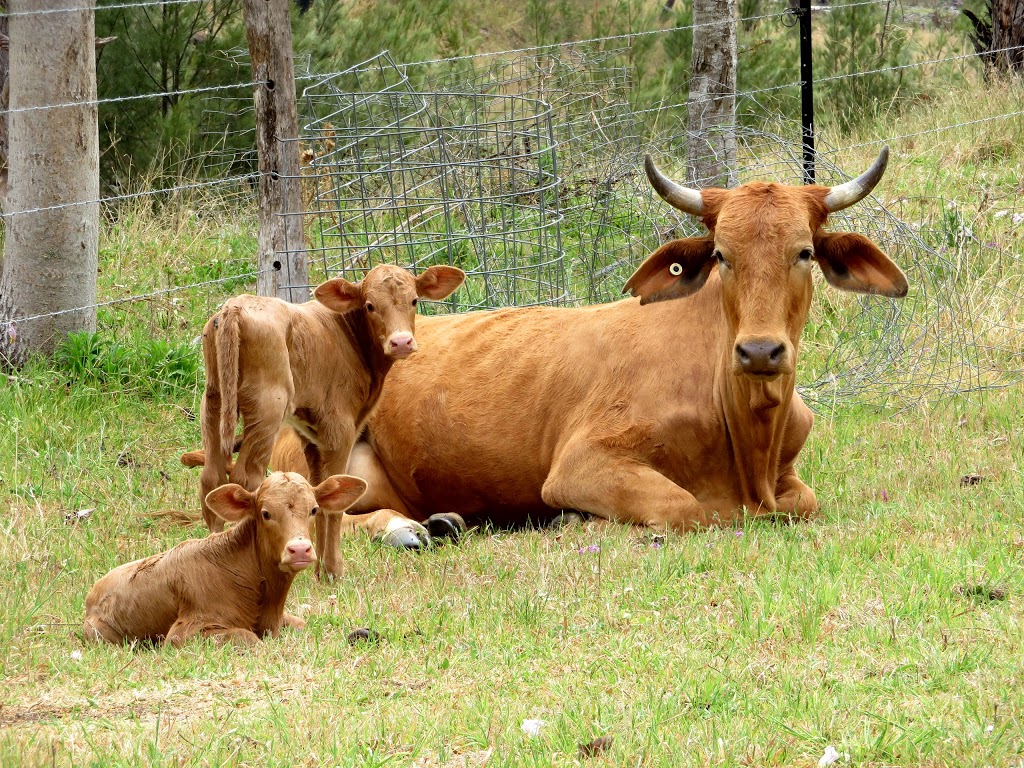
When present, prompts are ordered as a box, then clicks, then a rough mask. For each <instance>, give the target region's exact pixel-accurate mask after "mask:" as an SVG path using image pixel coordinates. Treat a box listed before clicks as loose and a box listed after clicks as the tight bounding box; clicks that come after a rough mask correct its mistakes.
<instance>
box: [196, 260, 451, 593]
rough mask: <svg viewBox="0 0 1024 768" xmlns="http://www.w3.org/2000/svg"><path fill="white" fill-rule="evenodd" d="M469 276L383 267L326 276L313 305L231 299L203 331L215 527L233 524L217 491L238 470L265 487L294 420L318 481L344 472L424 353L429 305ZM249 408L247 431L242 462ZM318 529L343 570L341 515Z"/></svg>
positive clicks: (205, 484) (332, 565) (204, 480)
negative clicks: (379, 406) (400, 375)
mask: <svg viewBox="0 0 1024 768" xmlns="http://www.w3.org/2000/svg"><path fill="white" fill-rule="evenodd" d="M465 277H466V275H465V273H464V272H463V271H462V270H461V269H457V268H455V267H448V266H433V267H430V268H429V269H426V270H424V271H423V272H422V273H421V274H419V275H418V276H416V277H414V276H413V275H412V274H411V273H410V272H408V271H406V270H404V269H399V268H398V267H393V266H390V265H380V266H377V267H374V268H373V269H371V270H370V271H369V273H367V275H366V277H365V278H364V279H363V280H362V281H361V282H359V283H350V282H349V281H348V280H345V279H343V278H335V279H334V280H329V281H327V282H326V283H324V284H323V285H321V286H319V287H318V288H317V289H316V291H315V292H314V295H315V297H316V299H317V301H310V302H307V303H305V304H289V303H287V302H285V301H281V300H280V299H275V298H268V297H264V296H238V297H235V298H233V299H229V300H228V301H227V302H226V303H225V304H224V307H223V308H222V309H221V310H220V311H219V312H218V313H217V314H216V315H214V316H213V317H212V318H210V320H209V322H207V324H206V327H205V328H204V329H203V358H204V360H205V362H206V392H205V394H204V395H203V402H202V433H203V451H204V452H205V457H206V461H205V466H204V468H203V474H202V477H201V479H200V491H201V495H200V498H201V499H202V503H203V518H204V519H205V520H206V523H207V525H208V526H209V528H210V530H211V531H219V530H221V529H222V528H223V525H224V524H223V522H222V521H221V520H220V518H219V517H218V516H217V515H215V514H214V513H213V511H212V510H211V509H209V508H208V507H207V505H206V501H205V500H206V497H207V494H208V493H210V491H212V490H213V489H214V488H216V487H217V486H219V485H221V484H223V483H225V482H227V481H228V479H229V475H228V468H229V466H230V481H231V482H233V483H238V484H239V485H241V486H243V487H245V488H247V489H248V490H250V491H252V490H255V489H256V487H257V486H259V484H260V482H262V480H263V477H264V475H265V474H266V471H267V466H268V464H269V463H270V452H271V449H272V448H273V445H274V439H275V438H276V437H277V432H278V429H280V427H281V425H282V424H283V423H285V422H286V421H287V423H288V424H290V425H291V426H293V427H294V428H295V430H296V431H297V432H298V434H299V435H300V436H301V437H302V440H303V442H304V445H305V450H306V452H307V456H308V460H309V464H310V470H311V474H310V478H311V479H312V480H313V482H314V483H316V482H319V481H320V480H321V479H323V477H324V476H325V475H330V474H339V473H343V472H344V471H345V468H346V466H347V465H348V457H349V453H350V452H351V451H352V445H353V444H354V443H355V440H356V437H357V436H358V435H359V431H360V430H361V429H362V427H363V424H364V423H365V421H366V419H367V417H368V416H369V414H370V412H371V411H372V410H373V408H374V406H375V405H376V403H377V400H378V399H379V398H380V392H381V388H382V386H383V384H384V377H385V376H386V375H387V373H388V371H389V370H390V368H391V365H392V364H393V363H394V362H395V361H396V360H400V359H402V358H404V357H408V356H409V355H411V354H412V353H413V352H415V351H416V340H415V338H414V337H413V328H414V324H415V318H416V304H417V302H418V300H419V299H420V298H427V299H433V300H440V299H443V298H445V297H446V296H448V295H450V294H451V293H452V292H453V291H454V290H455V289H456V288H458V287H459V286H460V285H461V284H462V281H463V280H464V279H465ZM239 415H241V417H242V421H243V424H244V430H243V432H242V440H241V443H240V445H239V450H238V460H237V461H236V462H235V463H234V465H231V464H230V459H231V451H232V447H233V445H234V442H235V426H236V423H237V419H238V416H239ZM316 531H317V535H316V547H317V552H318V554H319V556H320V559H321V561H322V562H323V565H324V567H325V568H326V569H327V571H328V572H329V573H332V574H337V573H338V572H339V570H340V563H339V557H340V556H339V554H338V551H337V550H338V538H339V529H338V524H337V521H333V520H327V519H323V520H318V521H317V526H316Z"/></svg>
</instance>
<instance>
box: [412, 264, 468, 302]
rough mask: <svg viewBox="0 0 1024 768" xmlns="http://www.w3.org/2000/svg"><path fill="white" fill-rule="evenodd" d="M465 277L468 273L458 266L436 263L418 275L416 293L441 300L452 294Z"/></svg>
mask: <svg viewBox="0 0 1024 768" xmlns="http://www.w3.org/2000/svg"><path fill="white" fill-rule="evenodd" d="M465 279H466V273H465V272H463V271H462V270H461V269H459V268H458V267H446V266H444V265H443V264H436V265H434V266H433V267H428V268H427V269H426V270H425V271H424V272H422V273H421V274H419V275H417V276H416V295H417V296H422V297H423V298H424V299H431V300H432V301H440V300H441V299H445V298H447V297H449V296H451V295H452V294H453V293H454V292H455V289H456V288H458V287H459V286H460V285H462V281H463V280H465Z"/></svg>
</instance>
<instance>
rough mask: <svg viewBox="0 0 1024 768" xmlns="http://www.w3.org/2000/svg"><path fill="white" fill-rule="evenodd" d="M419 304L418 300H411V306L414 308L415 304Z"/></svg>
mask: <svg viewBox="0 0 1024 768" xmlns="http://www.w3.org/2000/svg"><path fill="white" fill-rule="evenodd" d="M419 303H420V300H419V299H413V300H412V305H413V306H414V307H415V306H416V305H417V304H419Z"/></svg>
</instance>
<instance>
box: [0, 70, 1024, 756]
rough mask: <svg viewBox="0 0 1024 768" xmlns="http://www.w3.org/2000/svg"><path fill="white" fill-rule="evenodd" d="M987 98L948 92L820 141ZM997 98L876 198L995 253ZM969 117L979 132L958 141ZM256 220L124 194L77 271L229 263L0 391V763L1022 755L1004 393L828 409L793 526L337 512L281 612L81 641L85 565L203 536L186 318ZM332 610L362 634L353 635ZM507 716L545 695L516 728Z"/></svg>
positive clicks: (1010, 459)
mask: <svg viewBox="0 0 1024 768" xmlns="http://www.w3.org/2000/svg"><path fill="white" fill-rule="evenodd" d="M1014 98H1019V91H1015V90H1014V89H1013V88H1011V87H1009V86H1007V87H1006V90H1005V91H999V90H995V89H994V90H993V91H991V92H989V95H972V96H968V95H967V94H966V93H964V92H956V93H951V94H949V95H948V97H944V100H943V101H942V102H937V103H935V104H934V105H933V104H931V103H928V104H925V105H922V106H921V108H920V110H919V111H916V112H914V113H913V114H911V113H906V112H901V113H900V114H899V115H896V114H894V115H893V116H892V118H891V120H889V118H886V120H889V122H885V121H883V122H880V123H879V124H878V125H877V126H874V127H873V128H871V129H865V130H864V133H863V135H858V136H844V137H842V138H843V141H842V142H835V144H836V145H841V146H845V145H849V144H855V143H859V142H863V141H870V140H873V139H874V138H877V137H883V136H893V135H900V134H902V133H911V132H914V131H916V130H923V129H924V128H925V127H927V126H929V125H936V124H948V119H949V118H950V117H952V118H954V119H958V118H957V115H963V116H967V115H968V114H977V115H982V114H985V112H984V110H985V109H990V108H991V109H993V110H999V111H1002V112H1005V111H1009V110H1008V107H1007V100H1012V99H1014ZM914 114H916V115H917V116H916V117H914V116H913V115H914ZM1007 125H1008V124H1006V125H1004V130H1003V135H1002V137H1000V136H999V135H998V133H999V131H998V130H997V128H996V125H995V124H994V123H993V124H980V127H977V128H975V129H972V130H975V131H976V133H975V134H973V138H972V134H970V133H969V132H968V129H964V131H962V132H956V133H943V134H938V135H936V136H934V137H930V138H928V139H927V144H922V145H916V146H909V145H908V146H898V147H894V157H893V164H892V166H891V168H890V171H889V175H888V176H887V178H886V182H885V184H886V187H885V192H884V195H886V198H885V200H886V202H887V203H888V204H889V205H890V207H892V206H896V205H898V204H900V201H910V200H912V199H916V198H917V197H922V196H923V197H926V198H928V199H929V200H930V201H932V202H931V203H925V202H921V203H917V202H914V203H913V204H914V205H920V206H921V211H924V212H926V213H927V215H928V216H929V217H930V219H929V220H934V221H937V222H940V223H941V222H942V221H945V219H944V218H943V217H946V216H947V212H948V211H949V210H950V209H949V208H948V203H949V202H953V203H954V204H955V210H956V211H957V212H958V215H959V216H960V217H961V218H960V219H958V220H956V221H952V223H950V224H949V225H948V226H947V227H946V229H945V230H942V229H941V228H936V230H935V231H939V232H943V231H944V232H946V233H947V234H948V235H950V237H951V239H950V240H949V241H948V242H947V243H946V244H947V246H948V247H949V248H950V249H953V250H955V251H957V253H958V254H960V255H961V256H963V257H964V258H967V257H968V256H969V257H970V258H971V259H975V260H976V259H978V258H980V257H981V256H983V255H984V254H985V253H986V252H985V251H979V250H978V249H977V248H976V244H975V245H972V243H974V240H971V239H968V240H962V239H961V240H958V239H957V237H956V233H957V232H959V231H960V230H961V220H962V221H964V222H966V223H967V225H968V226H969V227H970V228H972V231H973V232H974V235H975V239H978V238H982V237H983V238H985V239H988V238H991V239H992V240H993V241H995V242H997V244H998V245H999V246H1000V247H1001V248H1003V249H1004V253H1006V252H1009V253H1013V252H1014V249H1015V244H1016V243H1017V242H1018V241H1019V237H1020V229H1019V227H1020V224H1019V222H1017V223H1014V221H1013V219H1014V217H1013V216H1012V215H1008V214H1004V215H1002V216H998V215H997V214H998V213H999V212H1000V211H1008V212H1010V213H1013V212H1016V211H1018V210H1019V203H1018V202H1017V201H1018V200H1019V197H1018V195H1019V192H1018V191H1017V188H1016V186H1015V184H1014V179H1013V178H1012V176H1013V174H1012V169H1013V168H1019V167H1020V165H1021V160H1020V158H1021V157H1024V151H1022V149H1024V147H1022V136H1021V134H1020V124H1019V123H1015V124H1013V125H1009V127H1007ZM1000 142H1005V143H1000ZM986 143H993V145H995V144H998V145H999V146H1001V147H1003V148H1004V149H1003V150H1000V152H988V153H980V154H979V153H977V152H972V151H971V148H972V147H974V148H975V149H977V148H978V147H982V146H984V145H985V144H986ZM874 152H875V148H873V147H864V148H862V149H854V150H848V151H847V152H846V153H844V154H843V156H842V158H841V162H840V163H839V164H840V165H841V166H842V167H851V168H859V167H864V166H866V162H863V161H864V160H866V159H869V158H870V157H871V156H873V154H874ZM979 181H985V182H988V183H987V184H980V183H975V182H979ZM1018 182H1019V180H1018ZM935 200H942V201H943V203H942V204H935V203H934V201H935ZM907 204H908V205H909V204H910V203H907ZM922 215H923V214H922ZM254 231H255V227H254V226H253V223H252V221H251V218H250V217H249V216H248V215H247V213H246V212H245V211H244V210H243V211H242V213H241V215H239V212H238V211H237V210H224V209H222V208H221V207H218V205H216V201H209V200H203V199H196V200H192V201H189V200H184V201H177V203H176V205H175V206H174V207H173V209H154V208H152V207H149V206H148V204H147V206H145V207H142V206H140V207H139V208H138V209H136V210H127V211H122V213H121V216H119V218H118V219H117V220H116V221H111V222H108V223H107V225H106V226H105V227H104V234H103V242H102V244H101V254H102V255H101V270H102V272H101V278H100V279H101V289H100V293H101V296H102V297H108V298H114V297H120V296H130V295H135V294H138V293H143V292H154V291H159V290H163V289H166V288H168V287H173V286H174V285H176V284H177V285H185V284H188V283H192V282H196V281H206V280H220V281H222V282H216V283H212V284H209V285H205V286H203V287H201V288H200V289H197V290H187V291H180V292H174V293H168V294H165V295H160V296H158V297H156V298H154V299H152V300H148V301H146V302H139V303H134V302H130V303H125V304H119V305H117V306H112V307H108V308H106V309H104V310H103V311H102V312H101V316H100V331H99V334H98V336H96V337H78V338H76V339H74V340H72V341H71V342H70V343H69V344H68V345H66V346H65V348H64V349H63V351H62V353H61V354H62V357H61V358H60V359H59V362H53V361H37V362H36V363H34V364H33V365H32V366H30V367H29V368H28V369H26V370H25V371H23V372H21V373H19V374H18V375H17V376H15V377H11V378H9V379H8V380H7V382H6V384H5V386H3V387H2V388H0V456H3V457H4V462H3V472H2V475H0V499H2V500H3V502H4V508H5V510H6V514H5V515H3V519H2V521H0V561H2V563H3V565H4V566H5V567H4V568H3V570H2V573H0V590H2V591H3V593H4V595H5V598H6V599H4V600H2V601H0V679H2V680H3V698H2V702H0V765H4V766H6V765H43V764H47V765H50V764H58V765H76V766H78V765H97V766H99V765H102V766H118V765H125V766H129V765H130V766H138V765H145V766H165V765H190V766H192V765H195V766H200V765H260V766H264V765H282V766H284V765H288V766H291V765H297V764H298V765H310V766H313V765H345V766H350V765H351V766H385V765H387V766H391V765H397V766H417V767H418V768H427V767H428V766H430V767H433V766H452V767H453V768H454V766H478V765H484V764H486V765H488V766H534V765H536V766H540V765H543V766H550V765H579V764H587V765H590V764H594V765H640V766H665V767H668V766H672V767H673V768H674V767H675V766H691V765H692V766H704V765H715V766H812V765H816V764H817V762H818V760H819V758H820V757H821V756H822V755H823V754H824V752H825V749H826V747H828V746H834V747H835V748H836V749H837V750H838V752H839V753H840V754H841V755H848V756H849V757H848V759H847V758H844V759H843V762H842V764H853V765H863V766H896V765H898V766H947V765H958V766H988V765H998V766H1017V765H1021V764H1022V763H1024V728H1022V723H1021V720H1020V713H1021V712H1022V711H1024V666H1022V662H1021V659H1022V658H1024V654H1022V648H1021V642H1022V641H1021V638H1022V637H1024V632H1022V630H1024V626H1022V625H1024V598H1022V594H1024V533H1022V532H1021V528H1020V517H1021V510H1022V509H1024V486H1022V485H1021V483H1020V479H1019V478H1020V476H1021V471H1022V469H1024V467H1022V466H1021V460H1022V459H1021V457H1022V453H1021V444H1022V436H1024V435H1022V427H1024V423H1022V420H1021V417H1020V413H1021V409H1022V406H1024V402H1022V395H1021V390H1020V388H1019V387H1017V388H1005V389H1000V390H991V391H988V392H981V393H977V394H974V395H971V396H963V397H960V398H957V399H946V400H942V401H940V402H932V403H930V404H929V405H928V406H927V407H921V408H913V409H908V410H905V411H902V412H900V413H899V414H896V415H894V414H892V413H887V412H884V411H878V410H871V409H866V408H858V407H854V406H850V405H844V404H842V403H840V404H839V405H838V407H836V408H835V409H834V410H826V411H825V412H824V413H822V414H821V415H820V416H819V418H818V421H817V424H816V425H815V428H814V430H813V432H812V434H811V437H810V440H809V442H808V444H807V446H806V447H805V449H804V452H803V453H802V458H801V464H800V470H801V473H802V475H803V477H804V479H806V480H807V481H808V483H809V484H810V485H811V486H812V487H813V488H814V489H815V491H816V492H817V494H818V498H819V500H820V501H821V504H822V514H821V517H820V519H818V520H816V521H814V522H812V523H809V524H798V525H778V524H770V523H765V522H763V521H757V520H750V521H748V522H747V523H746V524H745V525H744V526H742V527H739V528H736V529H726V530H713V531H705V532H701V533H698V534H694V535H691V536H673V535H670V536H668V537H666V538H665V539H664V540H660V539H658V540H656V539H654V538H652V534H651V533H650V532H646V531H641V530H635V529H627V528H622V527H616V526H606V527H589V528H583V529H569V530H567V531H565V532H563V533H562V534H560V535H555V534H554V533H550V532H517V533H501V534H496V535H489V534H487V533H485V532H477V533H474V534H472V535H470V536H469V537H468V538H467V539H466V540H465V541H464V542H463V543H462V544H460V545H459V546H457V547H453V546H449V547H444V548H439V549H437V550H435V551H432V552H428V553H424V554H422V555H408V554H404V553H398V552H392V551H389V550H384V549H381V548H378V547H376V546H374V545H372V544H371V543H370V542H368V541H366V540H364V539H360V538H356V539H351V540H346V541H344V542H343V545H342V546H343V551H344V555H345V561H346V564H347V567H346V572H345V574H344V576H343V577H342V578H341V579H339V580H338V581H337V582H335V583H333V584H320V583H318V582H316V581H315V580H314V579H313V578H312V577H311V576H310V575H309V574H304V575H302V576H300V577H299V578H298V579H297V581H296V584H295V587H294V589H293V592H292V595H291V597H290V599H289V609H290V610H293V611H295V612H297V613H300V614H301V615H303V616H304V617H305V618H306V620H307V622H308V625H307V628H306V630H305V631H304V632H290V631H286V632H284V633H283V634H282V636H281V637H280V638H279V639H277V640H274V641H270V642H265V643H263V644H261V645H260V646H258V647H257V648H255V649H252V650H238V649H235V648H224V647H219V646H215V645H212V644H208V643H202V642H196V643H192V644H189V645H188V646H186V647H185V648H182V649H178V650H175V649H169V648H167V649H164V648H158V649H151V648H132V647H110V646H103V647H92V646H87V645H85V644H84V642H83V640H82V638H81V635H80V622H81V619H82V616H83V602H84V598H85V595H86V593H87V591H88V589H89V587H90V586H91V585H92V583H93V582H94V581H95V580H96V579H97V578H99V577H100V576H101V575H102V574H104V573H105V572H106V571H108V570H109V569H110V568H112V567H114V566H115V565H118V564H120V563H123V562H126V561H128V560H131V559H134V558H137V557H141V556H143V555H146V554H150V553H153V552H156V551H160V550H162V549H165V548H167V547H170V546H172V545H174V544H175V543H177V542H179V541H181V540H182V539H184V538H187V537H190V536H201V535H202V534H203V533H204V532H205V529H204V528H202V526H201V524H200V515H199V511H198V509H197V505H196V495H197V493H198V476H197V474H195V473H193V472H189V471H188V470H185V469H184V468H182V467H181V466H180V465H179V464H178V456H179V454H180V453H181V452H182V450H183V449H185V448H189V447H192V446H195V445H198V443H199V428H198V425H197V424H196V423H195V421H194V420H193V419H194V415H195V414H196V413H197V412H198V398H199V393H200V389H201V388H200V370H199V356H198V350H197V348H196V347H195V345H194V344H192V341H193V339H194V338H195V336H197V335H198V333H199V330H200V328H201V325H202V322H203V320H204V319H205V317H206V316H208V314H209V313H210V312H211V311H212V310H213V309H214V308H215V307H216V306H217V304H218V303H219V302H220V301H221V299H222V298H223V297H224V296H227V295H231V294H232V293H235V292H238V291H241V290H251V289H252V287H253V286H252V282H251V278H250V277H249V276H248V266H247V265H249V264H251V263H252V254H253V253H254V251H255V238H254V237H253V236H252V234H251V233H252V232H254ZM943 237H945V235H943ZM965 263H966V262H965ZM971 263H974V262H971ZM992 268H993V267H992V266H991V265H989V267H988V269H992ZM1002 269H1003V272H1002V273H999V274H997V275H994V276H993V275H991V274H989V272H987V271H985V270H984V269H982V270H980V271H979V275H984V276H985V277H986V279H989V278H992V279H993V280H995V281H996V282H997V283H998V284H1000V285H1003V286H1005V287H1006V290H1007V291H1008V292H1009V295H1011V296H1012V295H1014V292H1016V291H1019V280H1020V265H1019V263H1018V261H1017V260H1013V259H1011V260H1008V261H1007V263H1006V264H1005V265H1003V267H1002ZM967 273H970V270H967ZM1014 281H1018V282H1014ZM965 284H966V285H968V286H970V285H973V283H971V282H970V281H968V282H967V283H965ZM826 295H827V294H825V293H823V294H822V295H821V296H819V297H818V299H817V301H816V307H818V308H824V307H827V306H831V305H830V304H829V303H828V300H826V299H825V298H824V296H826ZM986 297H988V298H986ZM982 299H985V300H988V301H990V300H991V298H990V297H989V294H985V296H984V297H982ZM979 301H981V299H979ZM815 311H816V312H823V309H816V310H815ZM990 311H995V310H991V309H990ZM1019 311H1020V310H1019V308H1018V307H1016V306H1012V305H1010V304H1008V305H1007V306H1006V312H1007V313H1006V314H1004V315H1003V318H1002V322H1003V324H1004V326H1005V327H1006V328H1009V329H1013V328H1019V327H1020V316H1019ZM1014 313H1017V314H1014ZM815 322H817V323H818V325H819V326H820V325H821V321H820V319H818V318H816V320H815ZM820 333H822V334H823V335H824V334H825V331H820ZM1017 337H1019V333H1018V334H1017ZM1017 343H1019V338H1018V339H1017ZM115 350H116V351H115ZM808 351H809V352H810V354H809V355H808V356H807V357H806V359H805V360H804V361H803V364H804V376H802V377H801V378H802V380H806V376H807V375H808V372H810V371H814V370H815V367H816V366H817V365H819V364H820V359H818V357H820V354H819V353H820V352H821V350H818V349H816V347H815V345H814V344H809V345H808ZM968 474H977V475H980V476H981V478H982V481H981V482H980V483H978V484H975V485H962V483H961V478H962V477H963V476H965V475H968ZM84 510H92V511H91V512H88V513H84V514H79V513H83V511H84ZM69 516H70V518H71V519H70V521H69V519H68V518H69ZM357 627H369V628H372V629H373V630H375V631H376V632H377V633H379V635H380V638H381V639H380V641H379V642H375V643H359V644H356V645H351V644H349V642H348V641H347V639H346V638H347V635H348V633H349V632H350V631H351V630H353V629H355V628H357ZM525 720H542V721H544V724H543V725H542V726H541V727H540V729H539V733H538V735H537V736H536V737H530V736H528V735H527V734H526V733H524V731H523V729H522V725H523V722H524V721H525ZM605 735H607V736H610V737H612V741H611V745H610V747H609V749H608V751H607V752H605V753H603V754H600V755H596V756H593V757H581V756H580V754H579V746H580V745H581V744H584V743H587V742H591V741H592V740H593V739H595V738H597V737H600V736H605Z"/></svg>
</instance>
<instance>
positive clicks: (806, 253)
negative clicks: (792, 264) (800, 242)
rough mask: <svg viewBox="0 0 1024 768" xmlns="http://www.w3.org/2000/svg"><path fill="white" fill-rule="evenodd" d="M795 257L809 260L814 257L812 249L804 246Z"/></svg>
mask: <svg viewBox="0 0 1024 768" xmlns="http://www.w3.org/2000/svg"><path fill="white" fill-rule="evenodd" d="M797 258H799V259H800V261H810V260H811V259H813V258H814V251H812V250H811V249H810V248H804V249H803V250H802V251H800V255H799V256H798V257H797Z"/></svg>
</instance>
